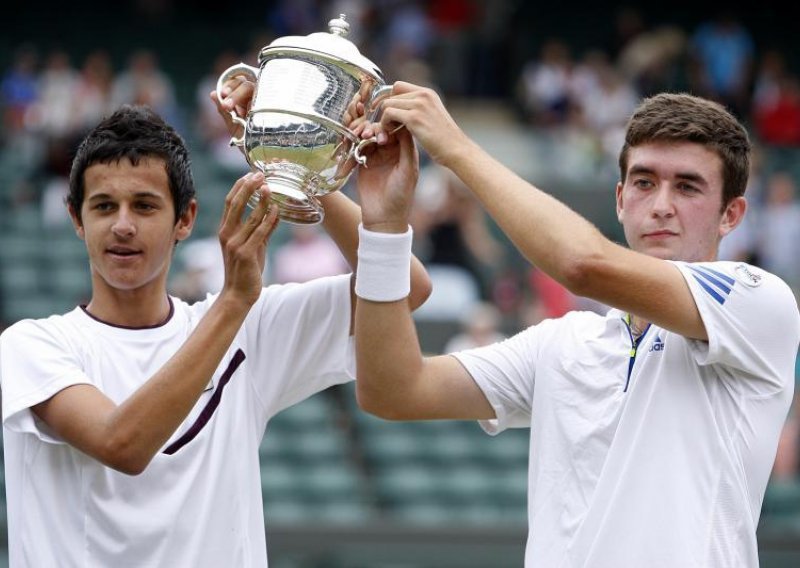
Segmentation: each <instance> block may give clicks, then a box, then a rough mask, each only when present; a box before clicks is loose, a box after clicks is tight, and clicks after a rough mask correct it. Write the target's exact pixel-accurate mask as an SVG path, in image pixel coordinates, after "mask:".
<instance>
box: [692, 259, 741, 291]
mask: <svg viewBox="0 0 800 568" xmlns="http://www.w3.org/2000/svg"><path fill="white" fill-rule="evenodd" d="M697 267H698V268H701V269H703V270H707V271H708V272H710V273H712V274H715V275H716V276H717V277H718V278H721V279H723V280H724V281H725V282H727V283H728V284H730V285H731V286H733V285H734V284H735V283H736V280H734V279H733V278H731V277H730V276H728V275H727V274H725V273H723V272H720V271H719V270H714V269H713V268H709V267H708V266H706V265H704V264H700V265H698V266H697Z"/></svg>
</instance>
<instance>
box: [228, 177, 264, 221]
mask: <svg viewBox="0 0 800 568" xmlns="http://www.w3.org/2000/svg"><path fill="white" fill-rule="evenodd" d="M263 183H264V174H263V173H261V172H251V173H250V174H248V175H247V176H245V178H244V179H243V182H242V186H241V187H240V189H239V191H237V192H236V194H235V195H234V196H233V198H232V199H231V207H230V212H229V216H230V219H229V220H230V222H231V223H232V224H235V225H238V224H240V223H241V221H242V216H243V215H244V211H245V208H246V207H247V203H248V201H250V197H251V196H252V195H253V193H254V192H255V191H257V190H258V188H259V187H261V185H262V184H263Z"/></svg>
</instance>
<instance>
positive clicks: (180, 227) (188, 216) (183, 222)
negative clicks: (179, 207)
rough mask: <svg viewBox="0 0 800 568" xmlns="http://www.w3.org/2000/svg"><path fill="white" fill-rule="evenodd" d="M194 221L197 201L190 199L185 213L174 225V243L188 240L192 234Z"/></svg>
mask: <svg viewBox="0 0 800 568" xmlns="http://www.w3.org/2000/svg"><path fill="white" fill-rule="evenodd" d="M195 219H197V200H196V199H192V200H191V201H190V202H189V206H188V207H187V208H186V211H184V213H183V215H181V216H180V217H179V218H178V222H177V223H176V224H175V240H176V241H183V240H185V239H187V238H189V235H191V234H192V228H193V227H194V222H195Z"/></svg>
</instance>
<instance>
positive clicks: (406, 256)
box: [355, 224, 413, 302]
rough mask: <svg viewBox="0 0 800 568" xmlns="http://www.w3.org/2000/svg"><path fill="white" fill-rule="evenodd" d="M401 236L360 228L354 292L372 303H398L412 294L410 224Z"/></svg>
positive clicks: (361, 226) (411, 233)
mask: <svg viewBox="0 0 800 568" xmlns="http://www.w3.org/2000/svg"><path fill="white" fill-rule="evenodd" d="M405 229H406V230H405V231H404V232H402V233H388V232H377V231H370V230H368V229H366V228H365V227H364V225H363V224H361V225H359V227H358V239H359V242H358V265H357V267H356V286H355V292H356V295H357V296H358V297H359V298H363V299H365V300H370V301H372V302H396V301H398V300H402V299H404V298H406V297H408V295H409V294H410V292H411V243H412V239H413V232H412V229H411V227H410V226H409V225H406V226H405Z"/></svg>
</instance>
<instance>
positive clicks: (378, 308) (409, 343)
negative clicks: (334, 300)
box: [355, 298, 423, 418]
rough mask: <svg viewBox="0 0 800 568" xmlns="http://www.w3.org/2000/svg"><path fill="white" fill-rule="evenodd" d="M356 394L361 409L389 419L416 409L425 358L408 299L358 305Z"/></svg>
mask: <svg viewBox="0 0 800 568" xmlns="http://www.w3.org/2000/svg"><path fill="white" fill-rule="evenodd" d="M356 330H357V332H356V334H355V346H356V368H357V377H358V379H357V381H356V392H357V396H358V402H359V405H360V406H361V408H363V409H364V410H366V411H367V412H371V413H373V414H376V415H378V416H383V417H385V418H393V417H395V416H393V413H394V412H397V411H400V410H404V409H407V408H409V407H413V404H409V403H407V402H406V401H407V400H412V401H413V394H412V393H413V392H414V390H415V385H416V384H417V381H418V380H419V378H420V377H421V373H422V366H423V359H422V352H421V350H420V346H419V340H418V338H417V333H416V329H415V327H414V322H413V320H412V318H411V313H410V311H409V309H408V306H407V304H406V302H405V301H404V300H400V301H397V302H371V301H369V300H364V299H363V298H359V299H358V304H357V306H356Z"/></svg>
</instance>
